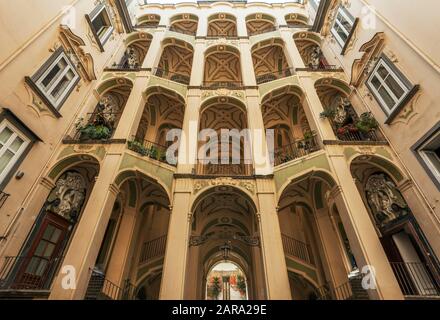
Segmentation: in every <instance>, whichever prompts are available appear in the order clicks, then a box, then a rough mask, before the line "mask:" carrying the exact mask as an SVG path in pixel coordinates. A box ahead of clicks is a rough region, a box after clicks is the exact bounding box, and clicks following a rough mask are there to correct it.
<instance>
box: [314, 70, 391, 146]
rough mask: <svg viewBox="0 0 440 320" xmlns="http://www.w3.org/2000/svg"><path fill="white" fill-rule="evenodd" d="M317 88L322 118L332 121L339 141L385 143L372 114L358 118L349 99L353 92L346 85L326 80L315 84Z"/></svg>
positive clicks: (363, 114) (329, 79) (335, 80)
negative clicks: (322, 109) (322, 110)
mask: <svg viewBox="0 0 440 320" xmlns="http://www.w3.org/2000/svg"><path fill="white" fill-rule="evenodd" d="M315 88H316V91H317V93H318V96H319V99H320V100H321V103H322V106H323V108H324V112H322V113H321V117H322V118H326V119H328V120H329V121H330V124H331V126H332V128H333V131H334V133H335V135H336V137H337V138H338V139H339V140H342V141H385V139H384V138H383V137H382V135H381V134H380V131H379V130H378V127H379V124H378V122H377V121H376V119H375V118H374V117H373V115H372V114H371V113H370V112H364V113H362V114H361V115H360V116H358V114H357V113H356V111H355V110H354V108H353V106H352V104H351V101H350V99H349V96H350V92H351V90H350V88H349V86H348V85H347V84H346V83H344V82H342V81H341V80H337V79H333V78H324V79H320V80H318V81H317V82H316V83H315Z"/></svg>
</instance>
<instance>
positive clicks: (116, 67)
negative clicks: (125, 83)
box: [104, 63, 141, 71]
mask: <svg viewBox="0 0 440 320" xmlns="http://www.w3.org/2000/svg"><path fill="white" fill-rule="evenodd" d="M139 70H141V66H140V65H136V66H130V65H128V64H127V63H114V64H112V65H111V66H110V67H107V68H105V70H104V71H139Z"/></svg>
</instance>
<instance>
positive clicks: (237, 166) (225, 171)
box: [196, 97, 253, 176]
mask: <svg viewBox="0 0 440 320" xmlns="http://www.w3.org/2000/svg"><path fill="white" fill-rule="evenodd" d="M200 112H201V113H200V125H199V132H202V134H204V136H203V137H202V139H201V141H200V142H199V148H198V150H199V152H198V164H197V168H196V173H197V174H199V175H208V176H211V175H212V176H249V175H252V174H253V169H252V155H251V146H250V138H249V136H248V132H247V131H246V130H244V129H247V123H248V122H247V114H246V106H244V105H243V103H242V102H240V101H238V100H236V99H232V98H227V97H219V98H214V99H210V100H208V101H207V102H205V103H204V104H203V105H202V107H201V111H200Z"/></svg>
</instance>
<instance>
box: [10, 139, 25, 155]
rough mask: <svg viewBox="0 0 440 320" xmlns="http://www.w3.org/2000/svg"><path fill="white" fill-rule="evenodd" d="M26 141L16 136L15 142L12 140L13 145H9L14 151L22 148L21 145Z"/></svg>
mask: <svg viewBox="0 0 440 320" xmlns="http://www.w3.org/2000/svg"><path fill="white" fill-rule="evenodd" d="M23 143H24V141H23V139H21V138H20V137H16V138H15V140H14V142H12V144H11V146H10V147H9V148H10V149H11V150H12V151H14V152H17V151H18V149H20V147H21V146H22V144H23Z"/></svg>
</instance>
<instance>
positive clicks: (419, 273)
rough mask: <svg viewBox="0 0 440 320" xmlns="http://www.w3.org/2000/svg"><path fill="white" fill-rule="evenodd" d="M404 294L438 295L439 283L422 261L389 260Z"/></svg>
mask: <svg viewBox="0 0 440 320" xmlns="http://www.w3.org/2000/svg"><path fill="white" fill-rule="evenodd" d="M390 264H391V267H392V269H393V271H394V275H395V276H396V279H397V282H398V283H399V285H400V288H401V290H402V293H403V294H404V295H405V296H440V283H439V280H438V279H436V278H435V277H434V276H433V274H432V272H431V270H430V269H429V266H428V265H427V264H425V263H422V262H391V263H390Z"/></svg>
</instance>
